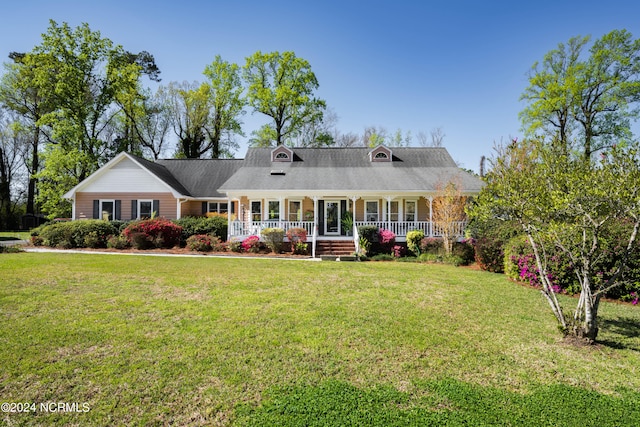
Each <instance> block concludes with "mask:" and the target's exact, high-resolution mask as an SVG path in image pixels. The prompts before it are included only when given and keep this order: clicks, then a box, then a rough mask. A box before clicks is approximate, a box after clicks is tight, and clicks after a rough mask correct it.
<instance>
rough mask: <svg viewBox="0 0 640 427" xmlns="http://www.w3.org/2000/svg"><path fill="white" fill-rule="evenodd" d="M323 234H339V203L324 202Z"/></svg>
mask: <svg viewBox="0 0 640 427" xmlns="http://www.w3.org/2000/svg"><path fill="white" fill-rule="evenodd" d="M324 234H325V235H332V234H333V235H339V234H340V201H339V200H325V202H324Z"/></svg>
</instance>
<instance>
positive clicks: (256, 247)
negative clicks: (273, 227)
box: [242, 236, 260, 254]
mask: <svg viewBox="0 0 640 427" xmlns="http://www.w3.org/2000/svg"><path fill="white" fill-rule="evenodd" d="M242 249H243V250H244V251H245V252H251V253H253V254H257V253H258V252H260V238H259V237H258V236H249V237H247V238H246V239H244V240H243V241H242Z"/></svg>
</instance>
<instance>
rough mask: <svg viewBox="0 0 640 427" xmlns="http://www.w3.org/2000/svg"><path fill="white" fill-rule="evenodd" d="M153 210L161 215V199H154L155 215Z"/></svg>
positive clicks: (157, 215)
mask: <svg viewBox="0 0 640 427" xmlns="http://www.w3.org/2000/svg"><path fill="white" fill-rule="evenodd" d="M153 212H155V213H156V217H159V216H160V200H154V201H153V211H152V212H151V215H153Z"/></svg>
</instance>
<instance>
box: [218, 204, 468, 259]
mask: <svg viewBox="0 0 640 427" xmlns="http://www.w3.org/2000/svg"><path fill="white" fill-rule="evenodd" d="M432 202H433V199H432V197H429V196H427V197H424V196H417V195H416V196H389V195H386V196H380V195H377V196H373V195H372V196H348V197H345V196H342V197H340V196H338V195H336V196H325V197H320V196H317V197H308V196H297V197H293V196H290V197H278V198H264V197H260V198H259V197H255V198H254V197H247V196H241V197H237V198H234V199H231V198H230V199H229V204H230V205H233V204H236V206H237V208H238V209H237V215H234V216H233V217H232V218H230V219H229V236H228V237H229V238H230V239H231V238H240V239H243V238H245V237H247V236H251V235H255V236H261V234H262V230H264V229H266V228H280V229H283V230H284V231H285V232H286V231H288V230H289V229H291V228H302V229H304V230H306V232H307V242H309V243H310V244H311V248H310V249H311V254H312V256H314V257H315V256H316V247H317V242H319V241H338V240H345V241H351V242H353V243H354V245H355V247H356V248H357V247H358V241H359V237H358V228H359V227H361V226H375V227H378V228H379V229H387V230H390V231H392V232H393V233H394V234H395V236H396V241H397V242H405V241H406V236H407V233H408V232H410V231H412V230H422V232H424V235H425V236H427V237H441V236H442V233H441V232H440V230H438V227H437V226H436V224H435V223H434V221H433V214H432ZM465 225H466V223H465V222H464V221H461V222H458V223H456V224H455V233H454V234H455V235H458V236H462V235H463V233H464V228H465Z"/></svg>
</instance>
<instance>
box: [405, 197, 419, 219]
mask: <svg viewBox="0 0 640 427" xmlns="http://www.w3.org/2000/svg"><path fill="white" fill-rule="evenodd" d="M416 208H417V203H416V201H415V200H405V202H404V220H405V221H407V222H415V221H416V210H417V209H416Z"/></svg>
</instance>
